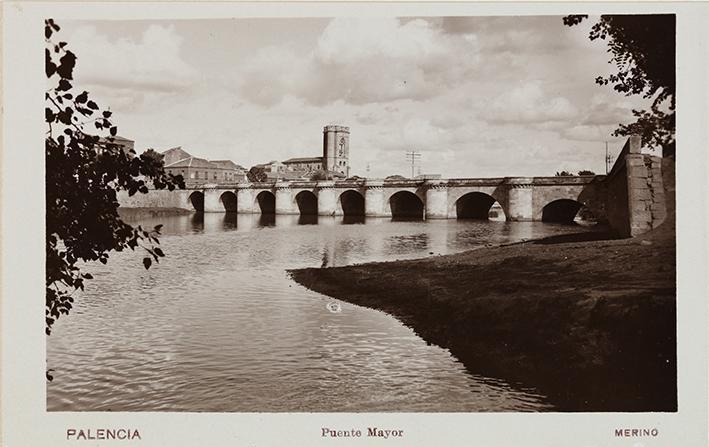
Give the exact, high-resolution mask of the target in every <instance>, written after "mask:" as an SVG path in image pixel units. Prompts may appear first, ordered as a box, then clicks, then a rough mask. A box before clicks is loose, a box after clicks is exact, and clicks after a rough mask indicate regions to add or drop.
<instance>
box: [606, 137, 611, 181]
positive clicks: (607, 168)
mask: <svg viewBox="0 0 709 447" xmlns="http://www.w3.org/2000/svg"><path fill="white" fill-rule="evenodd" d="M611 161H613V156H612V155H611V154H609V153H608V142H607V141H606V175H608V171H609V170H610V166H611Z"/></svg>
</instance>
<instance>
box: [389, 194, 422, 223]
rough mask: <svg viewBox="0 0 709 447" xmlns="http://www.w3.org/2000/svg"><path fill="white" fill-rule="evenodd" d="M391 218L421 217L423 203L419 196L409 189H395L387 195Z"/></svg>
mask: <svg viewBox="0 0 709 447" xmlns="http://www.w3.org/2000/svg"><path fill="white" fill-rule="evenodd" d="M389 207H390V209H391V217H392V218H400V217H405V218H416V219H423V215H424V211H423V210H424V204H423V200H421V198H420V197H419V196H418V195H416V194H414V193H413V192H411V191H397V192H395V193H394V194H392V195H391V196H390V197H389Z"/></svg>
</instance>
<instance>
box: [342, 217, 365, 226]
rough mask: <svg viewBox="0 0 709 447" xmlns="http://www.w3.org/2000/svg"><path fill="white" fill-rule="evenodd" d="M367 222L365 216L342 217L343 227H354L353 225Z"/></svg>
mask: <svg viewBox="0 0 709 447" xmlns="http://www.w3.org/2000/svg"><path fill="white" fill-rule="evenodd" d="M365 221H366V217H365V216H343V217H342V224H343V225H353V224H363V223H365Z"/></svg>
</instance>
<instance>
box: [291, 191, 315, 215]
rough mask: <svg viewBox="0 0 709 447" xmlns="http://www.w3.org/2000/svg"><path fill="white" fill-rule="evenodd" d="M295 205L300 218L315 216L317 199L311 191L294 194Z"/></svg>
mask: <svg viewBox="0 0 709 447" xmlns="http://www.w3.org/2000/svg"><path fill="white" fill-rule="evenodd" d="M295 203H296V204H297V205H298V211H299V212H300V215H301V216H317V214H318V197H317V196H316V195H315V194H313V192H312V191H301V192H299V193H298V194H296V196H295Z"/></svg>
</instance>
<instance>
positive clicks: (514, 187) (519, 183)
mask: <svg viewBox="0 0 709 447" xmlns="http://www.w3.org/2000/svg"><path fill="white" fill-rule="evenodd" d="M532 182H533V179H531V178H528V177H511V178H508V179H506V183H507V187H508V189H507V220H509V221H515V222H521V221H531V220H534V201H533V190H532Z"/></svg>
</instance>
